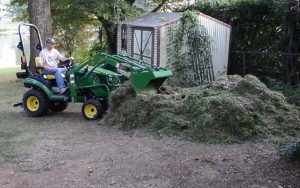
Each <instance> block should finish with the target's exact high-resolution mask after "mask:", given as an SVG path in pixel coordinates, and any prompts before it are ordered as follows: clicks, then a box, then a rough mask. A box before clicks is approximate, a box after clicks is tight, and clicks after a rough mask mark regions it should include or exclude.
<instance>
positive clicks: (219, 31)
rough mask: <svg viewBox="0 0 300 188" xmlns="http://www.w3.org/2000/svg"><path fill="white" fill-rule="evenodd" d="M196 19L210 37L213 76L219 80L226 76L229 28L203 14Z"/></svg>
mask: <svg viewBox="0 0 300 188" xmlns="http://www.w3.org/2000/svg"><path fill="white" fill-rule="evenodd" d="M198 18H199V21H200V24H201V25H203V26H204V27H205V28H206V29H207V32H208V34H209V35H210V36H211V37H212V40H213V42H212V48H213V54H212V62H213V67H214V76H215V78H219V77H220V76H222V75H226V74H227V66H228V57H229V43H230V34H231V27H230V26H228V25H226V24H222V23H221V22H219V21H217V20H215V19H212V18H210V17H208V16H205V15H203V14H199V17H198Z"/></svg>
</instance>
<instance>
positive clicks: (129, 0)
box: [126, 0, 135, 5]
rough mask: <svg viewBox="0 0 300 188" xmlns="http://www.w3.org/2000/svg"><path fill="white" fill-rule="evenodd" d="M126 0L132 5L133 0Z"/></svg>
mask: <svg viewBox="0 0 300 188" xmlns="http://www.w3.org/2000/svg"><path fill="white" fill-rule="evenodd" d="M126 2H127V3H128V4H130V5H132V4H133V3H134V2H135V0H126Z"/></svg>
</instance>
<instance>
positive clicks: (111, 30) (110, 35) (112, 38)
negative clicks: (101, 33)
mask: <svg viewBox="0 0 300 188" xmlns="http://www.w3.org/2000/svg"><path fill="white" fill-rule="evenodd" d="M98 20H99V21H100V22H101V23H102V26H103V28H104V30H105V33H106V37H107V42H108V47H109V52H110V53H111V54H116V53H117V26H116V25H114V24H113V23H111V22H110V21H109V20H106V19H104V18H103V17H101V16H98Z"/></svg>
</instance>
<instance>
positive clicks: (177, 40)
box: [167, 11, 211, 87]
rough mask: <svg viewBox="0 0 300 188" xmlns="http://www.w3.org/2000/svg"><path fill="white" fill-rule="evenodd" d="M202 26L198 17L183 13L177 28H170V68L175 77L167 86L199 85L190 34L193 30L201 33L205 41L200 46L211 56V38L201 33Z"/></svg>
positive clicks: (190, 12)
mask: <svg viewBox="0 0 300 188" xmlns="http://www.w3.org/2000/svg"><path fill="white" fill-rule="evenodd" d="M200 29H201V27H200V24H199V20H198V18H197V16H196V15H195V13H194V12H192V11H186V12H184V13H183V16H182V18H181V22H180V23H179V24H178V25H177V26H173V25H172V26H169V27H168V33H169V34H168V36H169V40H168V44H167V54H168V64H169V65H168V66H169V67H170V68H171V69H172V71H173V73H174V76H173V77H171V78H170V79H168V80H167V84H168V85H171V86H178V87H191V86H197V85H199V84H198V82H197V80H195V72H194V71H193V66H192V59H191V55H190V52H189V50H190V49H188V50H187V49H184V48H185V47H186V46H188V42H190V41H188V40H187V38H188V32H189V31H191V30H193V31H197V32H199V33H201V34H202V35H203V36H202V38H203V40H201V44H200V46H202V50H203V51H204V52H206V54H211V38H210V36H209V35H208V34H207V33H205V32H200Z"/></svg>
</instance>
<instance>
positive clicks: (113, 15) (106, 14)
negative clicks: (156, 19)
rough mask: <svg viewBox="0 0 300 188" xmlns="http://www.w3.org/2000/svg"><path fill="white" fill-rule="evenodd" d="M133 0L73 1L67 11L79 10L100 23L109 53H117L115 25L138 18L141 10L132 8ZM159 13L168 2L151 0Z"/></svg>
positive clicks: (166, 0) (167, 0)
mask: <svg viewBox="0 0 300 188" xmlns="http://www.w3.org/2000/svg"><path fill="white" fill-rule="evenodd" d="M134 2H135V0H101V1H100V0H73V1H71V6H70V7H69V9H72V8H73V9H74V8H75V10H77V11H78V8H80V9H81V10H82V11H83V12H85V13H87V14H86V16H87V17H90V18H91V19H97V20H98V21H100V23H101V25H102V26H103V29H104V30H105V33H106V38H107V42H108V46H109V50H110V53H116V52H117V25H118V23H119V22H120V21H122V20H125V19H128V18H131V17H134V16H138V15H140V14H141V13H142V10H138V9H137V7H135V6H134ZM153 2H155V3H158V4H157V6H156V7H155V8H154V9H153V11H155V12H157V11H159V10H160V9H161V8H162V7H163V6H164V5H165V4H166V3H167V2H169V0H153Z"/></svg>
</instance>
